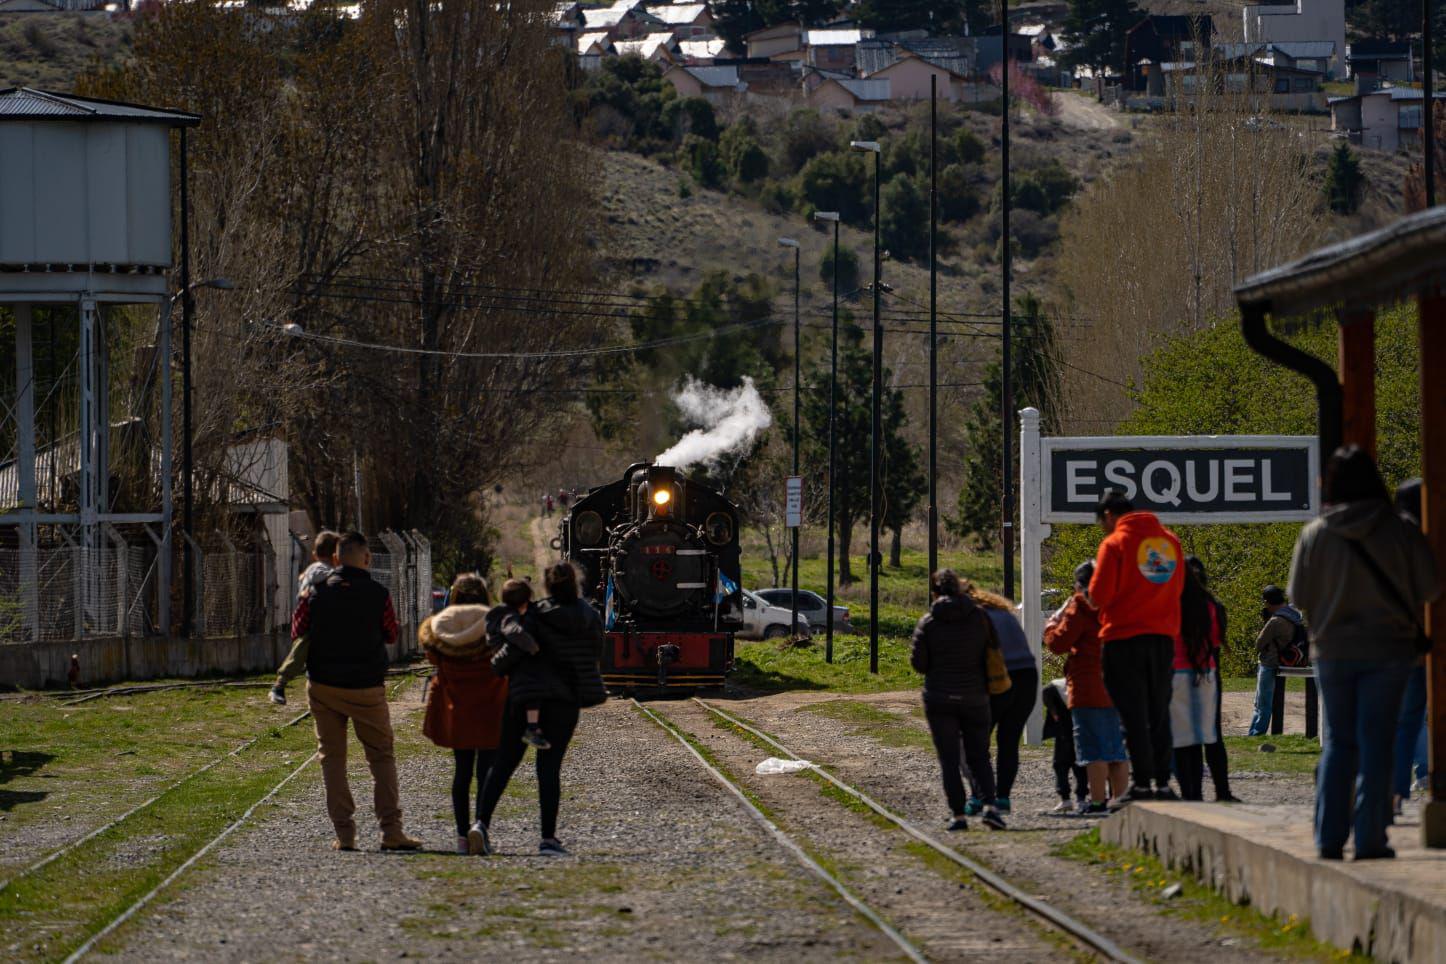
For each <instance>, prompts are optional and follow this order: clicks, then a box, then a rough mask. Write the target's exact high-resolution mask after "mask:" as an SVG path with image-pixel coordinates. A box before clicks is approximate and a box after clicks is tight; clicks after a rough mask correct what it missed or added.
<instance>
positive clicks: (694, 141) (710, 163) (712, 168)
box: [678, 134, 723, 187]
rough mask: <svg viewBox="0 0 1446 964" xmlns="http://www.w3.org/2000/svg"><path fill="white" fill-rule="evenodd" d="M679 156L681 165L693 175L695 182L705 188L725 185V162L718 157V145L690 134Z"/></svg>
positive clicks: (685, 139) (684, 140)
mask: <svg viewBox="0 0 1446 964" xmlns="http://www.w3.org/2000/svg"><path fill="white" fill-rule="evenodd" d="M678 155H679V161H680V163H682V164H684V165H685V166H686V167H687V168H688V172H689V173H690V174H692V175H693V180H695V181H697V182H698V183H699V184H701V185H702V186H703V187H718V186H719V185H721V184H722V183H723V161H722V160H721V159H720V158H719V156H718V145H717V144H715V143H713V142H712V141H710V140H708V139H707V138H705V137H700V136H698V135H697V134H689V135H687V136H686V137H684V138H683V146H682V147H681V148H680V149H679V151H678Z"/></svg>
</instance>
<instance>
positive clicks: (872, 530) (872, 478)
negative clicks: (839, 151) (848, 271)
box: [849, 141, 884, 673]
mask: <svg viewBox="0 0 1446 964" xmlns="http://www.w3.org/2000/svg"><path fill="white" fill-rule="evenodd" d="M849 146H850V147H852V148H853V149H854V150H856V151H869V152H872V153H873V155H874V284H873V289H874V384H873V398H872V400H871V404H870V407H869V672H870V673H878V671H879V559H880V555H879V522H880V519H879V516H880V514H881V513H882V512H883V485H882V470H883V464H882V462H883V460H882V457H881V453H880V442H881V441H882V434H883V401H882V400H883V384H884V327H883V324H882V322H881V321H880V319H879V295H880V293H881V291H880V289H881V288H882V286H883V282H882V279H881V277H880V275H881V274H882V266H883V259H882V252H881V250H880V244H881V242H882V234H881V232H880V224H879V222H880V218H879V167H880V158H881V157H882V156H883V150H882V149H881V148H880V147H879V143H878V142H877V141H853V142H852V143H851V144H850V145H849Z"/></svg>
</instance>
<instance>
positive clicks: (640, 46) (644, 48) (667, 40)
mask: <svg viewBox="0 0 1446 964" xmlns="http://www.w3.org/2000/svg"><path fill="white" fill-rule="evenodd" d="M613 53H615V54H616V55H617V56H619V57H627V56H629V55H630V54H636V55H637V56H639V57H641V58H643V59H644V60H646V61H648V62H649V63H654V64H661V65H662V66H664V67H667V66H668V65H670V64H675V63H677V62H678V52H677V46H676V42H675V41H674V40H673V35H672V33H670V32H667V31H663V32H661V33H650V34H644V35H643V36H642V37H641V38H639V39H637V40H617V41H614V42H613Z"/></svg>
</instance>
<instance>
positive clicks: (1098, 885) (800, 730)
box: [719, 693, 1312, 962]
mask: <svg viewBox="0 0 1446 964" xmlns="http://www.w3.org/2000/svg"><path fill="white" fill-rule="evenodd" d="M837 699H839V697H838V696H836V695H829V694H803V693H788V694H781V695H778V696H771V697H763V698H758V699H751V700H736V701H720V703H719V705H720V708H722V709H725V710H726V711H728V712H730V713H733V714H734V715H737V716H739V717H740V718H742V719H744V720H745V721H746V722H751V723H753V724H755V725H757V726H760V727H762V728H763V729H764V730H766V731H767V732H769V733H771V734H773V735H774V736H775V737H776V738H777V739H779V740H781V741H782V742H783V743H784V744H786V745H787V746H789V747H790V748H791V749H793V750H794V751H795V752H797V753H799V754H800V755H801V756H803V757H805V758H807V759H810V760H812V761H813V762H815V763H826V764H828V765H830V767H831V768H832V769H833V770H834V771H835V772H836V773H837V774H838V775H839V776H840V777H841V778H842V779H844V780H846V781H848V782H849V783H852V784H854V785H855V786H857V787H859V788H860V789H862V790H864V791H865V792H867V793H869V794H871V795H873V796H875V797H876V798H877V799H878V800H879V801H880V802H882V803H885V804H886V805H888V806H890V807H892V808H894V809H895V810H897V811H898V812H899V813H901V814H903V815H904V816H906V817H909V818H910V819H912V820H915V821H917V822H918V823H919V825H920V826H922V827H924V828H926V829H938V828H940V827H941V826H942V821H943V820H944V819H946V818H947V816H948V814H947V812H946V811H947V807H946V806H945V804H944V799H943V789H942V787H941V786H940V784H939V776H938V765H937V763H936V761H935V759H934V757H933V754H932V752H930V751H929V750H927V749H925V748H923V747H922V746H920V747H914V746H898V745H883V744H881V743H880V741H879V740H877V739H875V738H874V736H872V735H870V734H869V733H868V731H867V727H866V726H862V725H860V724H858V723H854V722H849V721H841V720H838V719H834V718H831V717H830V716H828V715H825V714H824V713H821V712H817V711H816V710H817V709H818V707H817V706H815V711H810V710H809V709H808V707H809V706H811V705H814V704H820V703H827V702H828V701H830V700H837ZM850 699H854V700H862V701H866V702H867V703H868V704H869V705H871V706H874V707H877V708H878V709H880V710H883V711H885V712H888V713H890V714H893V715H894V716H895V717H896V718H897V720H898V721H899V723H900V724H903V725H906V726H908V727H912V728H916V729H917V731H918V732H919V733H920V734H922V733H924V732H925V726H924V722H923V720H922V719H921V718H919V716H917V715H916V714H915V712H914V711H915V709H916V708H917V706H918V703H917V696H916V695H915V694H912V693H907V694H906V693H886V694H876V695H872V696H867V697H851V698H850ZM876 729H877V728H876ZM888 742H890V743H895V744H896V743H898V742H900V741H899V740H897V739H893V740H890V741H888ZM755 752H757V754H758V755H759V757H760V758H761V757H762V755H763V754H762V753H761V751H755ZM1050 752H1051V751H1050V748H1049V747H1048V746H1046V747H1024V748H1023V754H1022V760H1021V766H1020V772H1019V777H1018V779H1017V781H1016V783H1015V787H1014V791H1013V804H1014V811H1013V813H1012V814H1011V815H1010V816H1009V818H1008V819H1009V826H1010V831H1009V832H1007V833H1003V834H996V833H988V832H987V831H984V830H983V828H982V827H981V825H980V824H978V823H977V822H974V823H973V824H972V829H971V831H970V832H969V833H968V834H967V836H964V837H961V836H959V835H952V836H950V837H949V838H948V839H949V840H950V841H951V842H953V843H954V844H955V845H957V846H959V847H960V848H961V849H962V850H964V851H965V852H966V853H968V854H969V855H971V856H974V857H977V858H980V859H982V860H984V862H985V863H987V864H988V865H990V866H992V867H993V868H994V869H996V870H997V871H999V872H1001V873H1003V874H1004V875H1005V876H1007V877H1009V878H1010V879H1012V880H1014V881H1015V882H1016V883H1019V884H1021V885H1022V886H1025V887H1026V888H1027V889H1029V890H1030V891H1031V892H1032V893H1035V894H1036V895H1038V896H1040V897H1042V898H1044V899H1047V900H1050V901H1052V902H1055V903H1056V904H1057V906H1059V907H1061V908H1062V909H1064V910H1066V911H1068V912H1069V913H1071V914H1073V915H1075V916H1077V917H1079V918H1080V919H1082V920H1084V921H1085V922H1086V923H1089V924H1090V925H1091V926H1093V927H1095V928H1096V929H1098V930H1099V931H1100V932H1101V933H1103V934H1105V935H1106V936H1108V937H1110V938H1111V939H1113V940H1115V941H1116V942H1117V943H1119V944H1120V945H1121V946H1123V947H1125V948H1127V949H1130V950H1132V951H1134V952H1136V953H1137V954H1139V955H1140V956H1142V957H1144V958H1146V959H1161V960H1163V959H1168V960H1171V961H1207V960H1208V961H1212V962H1215V961H1243V960H1260V959H1269V957H1270V955H1268V954H1265V953H1263V952H1260V951H1258V950H1255V949H1252V948H1247V947H1244V946H1242V944H1241V942H1240V941H1239V940H1238V939H1237V938H1235V937H1233V936H1232V935H1228V934H1226V933H1223V932H1217V931H1216V929H1215V928H1213V927H1211V926H1208V925H1204V924H1201V923H1199V922H1196V921H1192V920H1187V919H1184V918H1181V917H1171V918H1164V917H1161V916H1160V914H1159V913H1158V911H1157V910H1156V909H1154V908H1153V907H1151V906H1150V905H1149V904H1147V903H1146V902H1144V901H1142V900H1141V899H1140V898H1139V897H1137V896H1136V895H1135V894H1134V892H1133V891H1132V890H1131V888H1130V887H1129V885H1128V884H1126V883H1124V882H1123V881H1120V880H1118V879H1112V878H1109V877H1107V876H1105V875H1104V874H1100V873H1096V872H1095V871H1092V870H1091V869H1090V868H1089V867H1087V866H1084V865H1081V864H1079V863H1077V862H1075V861H1071V860H1067V859H1064V858H1061V857H1057V856H1055V855H1054V854H1053V850H1054V849H1055V848H1056V847H1057V846H1059V845H1061V844H1063V843H1065V842H1067V841H1068V840H1070V839H1071V838H1073V837H1074V836H1076V835H1077V834H1079V833H1080V832H1082V831H1084V830H1086V829H1088V828H1089V826H1091V824H1092V823H1093V822H1094V821H1086V820H1083V819H1079V818H1075V819H1068V818H1059V817H1051V816H1047V815H1045V811H1046V810H1047V809H1048V808H1050V807H1052V806H1053V805H1054V803H1055V802H1056V800H1057V798H1056V796H1055V794H1054V774H1053V770H1052V768H1051V766H1050ZM1233 779H1234V776H1233ZM1239 779H1240V789H1239V790H1238V791H1237V792H1239V793H1241V794H1248V796H1249V799H1250V800H1251V802H1257V803H1295V804H1299V805H1301V806H1302V819H1304V820H1308V819H1310V809H1309V801H1310V800H1311V797H1312V795H1311V788H1310V778H1309V777H1308V776H1283V775H1278V774H1269V775H1267V774H1251V773H1240V774H1239ZM939 836H940V837H944V836H945V835H944V834H942V833H941V834H939Z"/></svg>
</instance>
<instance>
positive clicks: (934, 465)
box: [925, 74, 939, 585]
mask: <svg viewBox="0 0 1446 964" xmlns="http://www.w3.org/2000/svg"><path fill="white" fill-rule="evenodd" d="M938 254H939V78H938V76H937V75H935V74H930V75H929V574H928V576H926V577H925V583H926V585H927V584H929V580H930V579H932V577H933V574H934V572H935V570H937V569H938V568H939V312H938V307H939V261H938Z"/></svg>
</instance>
